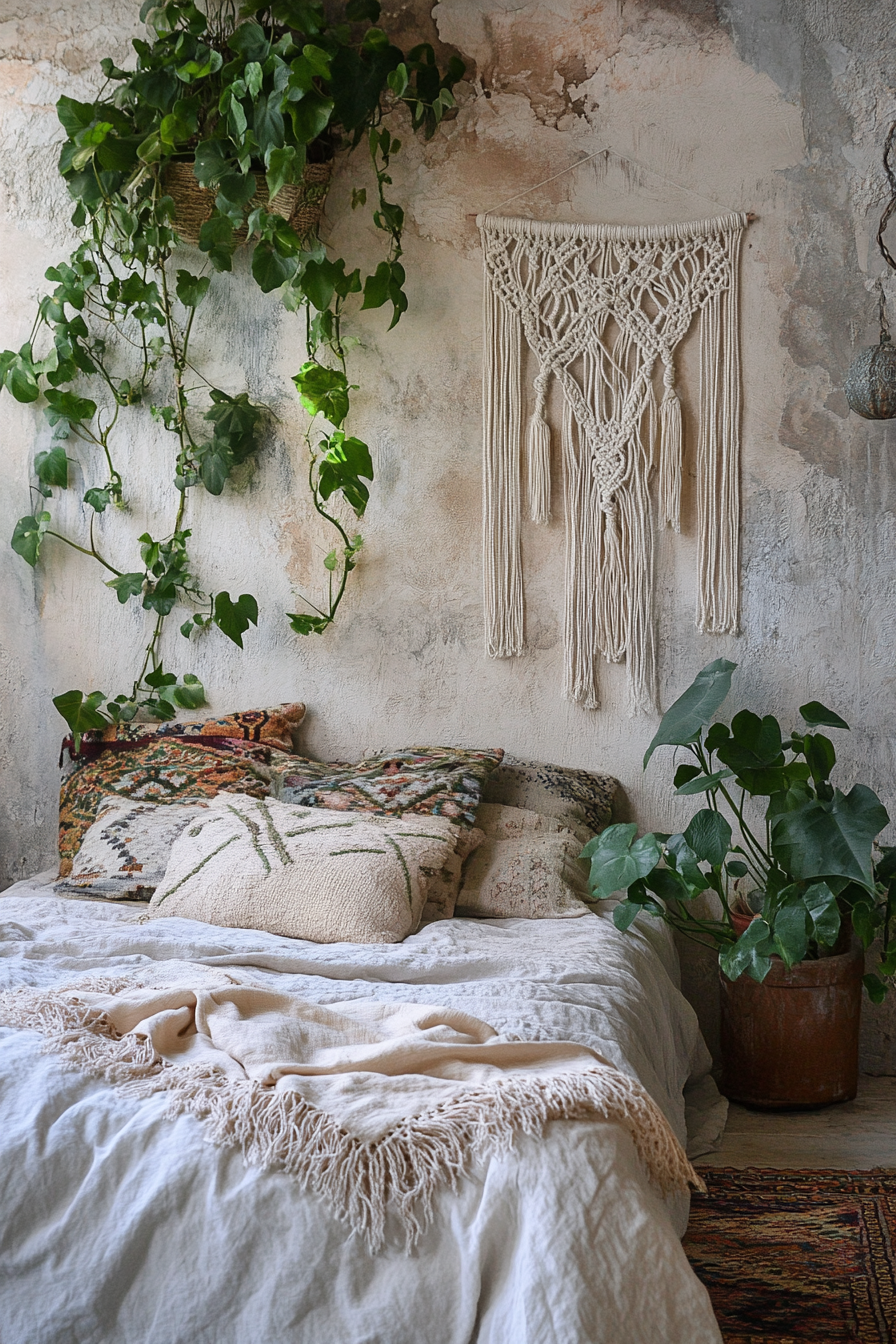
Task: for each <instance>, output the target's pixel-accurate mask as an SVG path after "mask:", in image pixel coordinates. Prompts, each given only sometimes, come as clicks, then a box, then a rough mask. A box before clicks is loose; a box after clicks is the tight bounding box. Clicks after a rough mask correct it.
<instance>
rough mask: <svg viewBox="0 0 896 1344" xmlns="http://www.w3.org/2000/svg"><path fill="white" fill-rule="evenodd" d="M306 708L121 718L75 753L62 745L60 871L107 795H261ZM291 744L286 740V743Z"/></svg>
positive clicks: (164, 799)
mask: <svg viewBox="0 0 896 1344" xmlns="http://www.w3.org/2000/svg"><path fill="white" fill-rule="evenodd" d="M304 713H305V706H304V705H300V704H296V705H283V706H281V707H280V708H279V709H275V710H249V711H245V712H243V713H239V714H231V715H227V716H225V717H223V718H219V719H208V720H205V721H204V722H203V721H199V722H191V723H165V724H145V723H139V724H135V723H129V724H118V725H116V726H114V727H112V728H109V729H106V730H105V731H104V732H102V733H87V734H85V736H84V741H83V742H82V744H81V750H80V752H79V753H78V754H77V755H72V754H71V739H67V740H66V742H65V743H63V756H64V757H65V756H66V754H68V764H67V766H66V768H65V769H64V770H63V775H62V785H61V788H60V794H59V876H60V877H68V876H69V874H70V873H71V871H72V861H73V859H74V857H75V855H76V854H77V852H78V848H79V846H80V844H81V841H82V839H83V837H84V833H85V832H86V831H87V829H88V827H89V826H91V825H92V823H93V822H94V821H95V819H96V814H97V810H98V808H99V805H100V802H101V800H102V799H103V798H105V797H106V796H107V795H109V794H117V795H118V796H119V797H123V798H131V799H135V800H137V801H140V802H151V803H171V802H180V801H181V800H182V799H184V798H187V797H192V798H196V797H200V798H213V797H214V796H215V794H216V793H221V792H222V791H227V792H230V793H248V794H252V795H253V796H254V797H257V798H262V797H265V796H266V795H267V794H270V793H271V791H272V780H273V779H274V777H275V775H277V774H278V773H280V772H282V770H283V769H284V768H285V766H286V763H287V762H288V761H289V760H291V759H292V757H291V755H288V754H287V752H288V751H289V750H290V749H291V747H292V736H291V731H290V730H291V728H293V727H298V725H299V724H300V723H301V721H302V718H303V717H304ZM287 744H288V745H287Z"/></svg>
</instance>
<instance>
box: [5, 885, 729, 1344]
mask: <svg viewBox="0 0 896 1344" xmlns="http://www.w3.org/2000/svg"><path fill="white" fill-rule="evenodd" d="M46 892H47V887H46V886H41V885H39V884H37V885H35V884H29V883H18V884H16V886H15V887H12V888H9V889H8V891H7V892H5V893H3V894H2V897H0V988H4V989H5V988H12V987H14V986H16V985H54V984H60V983H66V982H70V981H72V980H73V979H75V978H77V977H78V976H80V975H90V974H96V973H97V972H104V973H109V972H113V973H114V971H115V970H116V969H125V968H128V969H130V968H139V967H141V966H144V965H147V964H148V963H149V962H160V961H182V960H189V961H199V962H203V963H205V964H207V965H215V966H238V967H240V968H241V969H242V970H243V972H244V973H245V972H248V973H250V974H251V975H252V977H253V978H257V980H258V982H259V983H260V984H264V985H274V984H276V986H277V988H278V989H280V990H283V989H287V990H290V991H294V992H296V993H297V994H302V995H304V996H307V997H308V998H310V999H313V1000H314V1001H316V1002H320V1003H326V1002H334V1001H337V1000H340V999H346V998H350V997H362V996H363V997H366V996H369V997H373V998H377V999H386V1000H389V1001H409V1002H416V1003H433V1004H444V1005H447V1006H449V1007H458V1008H461V1009H463V1010H464V1011H466V1012H469V1013H472V1014H473V1015H474V1016H476V1017H480V1018H482V1019H483V1020H484V1021H486V1022H489V1023H490V1024H491V1025H492V1026H494V1027H495V1029H496V1030H497V1031H499V1032H502V1033H504V1034H506V1036H508V1037H509V1038H511V1039H528V1040H576V1041H581V1042H583V1043H585V1044H587V1045H590V1046H592V1047H593V1048H594V1049H596V1050H598V1051H599V1052H600V1053H601V1054H603V1055H605V1056H606V1057H607V1058H608V1059H610V1060H611V1061H612V1062H613V1063H614V1064H616V1065H617V1066H618V1067H619V1068H621V1069H623V1070H624V1071H625V1072H627V1073H630V1074H632V1075H633V1076H635V1077H637V1078H639V1079H640V1080H641V1082H642V1083H643V1084H644V1085H645V1086H646V1087H647V1089H648V1090H649V1091H650V1093H651V1094H652V1096H653V1097H654V1098H655V1100H656V1101H657V1103H658V1104H659V1105H660V1106H661V1107H662V1109H663V1111H664V1112H665V1114H666V1115H667V1117H668V1119H669V1121H670V1123H671V1124H672V1125H673V1127H674V1129H675V1131H676V1133H677V1134H678V1135H679V1137H680V1138H681V1139H682V1140H683V1141H684V1140H685V1138H686V1132H685V1101H684V1097H683V1091H684V1089H685V1087H686V1086H687V1089H688V1097H689V1098H693V1099H694V1100H695V1102H696V1105H695V1107H694V1114H693V1121H694V1125H693V1126H692V1128H693V1129H694V1130H695V1131H696V1133H697V1134H698V1136H699V1137H698V1142H697V1145H696V1148H697V1150H699V1151H706V1150H707V1148H708V1147H711V1146H712V1145H713V1143H714V1142H716V1141H717V1139H718V1137H719V1136H720V1133H721V1129H722V1127H723V1125H724V1115H725V1103H724V1102H723V1101H722V1100H721V1099H720V1098H719V1097H718V1093H717V1092H716V1091H715V1088H714V1085H713V1084H712V1082H711V1079H709V1077H708V1069H709V1062H710V1061H709V1056H708V1052H707V1051H706V1047H705V1046H704V1044H703V1042H702V1039H701V1038H700V1035H699V1031H698V1028H697V1023H696V1019H695V1016H694V1013H693V1011H692V1010H691V1008H690V1007H689V1006H688V1004H687V1003H686V1002H685V1000H684V999H683V998H682V996H681V994H680V993H679V992H678V990H677V988H676V985H675V983H674V980H675V976H676V969H677V968H676V962H675V956H674V951H673V950H672V948H671V944H670V943H669V941H668V938H667V937H666V935H665V931H664V930H663V929H662V927H661V926H657V925H650V926H648V927H646V928H645V929H643V930H635V931H634V932H632V933H628V934H620V933H619V932H618V931H617V930H616V929H615V928H614V926H613V925H612V923H611V922H610V921H609V920H608V919H604V918H601V917H590V916H589V917H587V918H582V919H577V920H516V919H510V920H490V921H473V920H449V921H444V922H440V923H436V924H432V925H430V926H428V927H427V928H425V929H423V930H421V932H420V933H418V934H416V935H414V936H412V937H411V938H408V939H406V941H405V942H404V943H400V944H396V945H386V946H375V947H371V946H355V945H350V944H335V945H330V946H321V945H317V944H313V943H304V942H299V941H296V940H291V939H286V938H280V937H277V936H275V935H270V934H264V933H258V932H249V931H245V930H239V929H221V928H216V927H213V926H211V925H207V924H201V923H197V922H194V921H191V920H184V919H162V920H157V921H153V923H152V924H149V925H140V924H138V923H137V922H136V921H137V920H138V918H139V915H140V911H139V910H135V909H134V908H133V907H129V908H122V907H120V906H116V905H112V904H107V903H105V902H103V903H99V902H97V903H93V902H84V901H70V900H62V899H58V898H56V897H53V896H51V895H47V894H46ZM41 1044H42V1039H41V1037H40V1036H39V1035H38V1034H37V1033H36V1032H30V1031H20V1030H15V1029H12V1028H7V1027H0V1344H473V1342H474V1341H475V1342H476V1344H719V1341H720V1340H721V1336H720V1334H719V1331H718V1327H717V1325H716V1323H715V1319H714V1316H713V1313H712V1309H711V1307H710V1304H709V1299H708V1297H707V1294H706V1292H705V1290H704V1289H703V1287H702V1285H701V1284H700V1283H699V1281H698V1280H697V1279H696V1277H695V1276H694V1274H693V1273H692V1271H691V1269H690V1267H689V1265H688V1263H687V1259H686V1257H685V1255H684V1252H683V1251H682V1249H681V1245H680V1242H679V1236H680V1234H681V1233H682V1232H683V1230H684V1226H685V1224H686V1220H687V1207H686V1206H687V1201H686V1199H684V1200H683V1199H681V1198H679V1199H678V1200H669V1201H663V1200H662V1199H661V1198H660V1197H659V1196H658V1194H657V1193H656V1192H655V1191H654V1190H653V1189H652V1188H651V1187H650V1186H648V1184H647V1181H646V1179H645V1177H644V1175H643V1172H642V1171H641V1169H640V1166H639V1164H638V1161H637V1158H636V1156H635V1153H634V1149H633V1147H632V1143H631V1140H630V1139H629V1137H628V1136H627V1135H626V1134H625V1133H624V1131H622V1130H621V1129H620V1128H619V1127H618V1126H616V1125H613V1124H610V1123H606V1122H585V1121H576V1122H555V1123H554V1124H552V1125H550V1126H549V1127H548V1130H547V1131H546V1133H545V1136H544V1138H543V1139H542V1140H539V1141H536V1140H533V1139H527V1138H520V1139H518V1140H517V1142H516V1144H515V1147H514V1151H513V1152H512V1153H511V1154H509V1155H506V1156H503V1157H493V1158H491V1159H490V1160H488V1161H487V1162H484V1163H483V1164H482V1165H481V1168H480V1169H479V1170H478V1171H477V1174H476V1176H475V1177H474V1178H471V1179H468V1180H466V1181H464V1182H463V1183H462V1185H461V1188H460V1189H459V1190H458V1191H457V1192H456V1193H452V1192H451V1191H450V1190H446V1191H445V1192H444V1193H443V1194H442V1195H441V1196H440V1197H439V1199H438V1202H437V1209H436V1216H435V1218H434V1221H433V1224H432V1226H431V1227H430V1228H429V1230H428V1231H427V1232H426V1233H425V1234H424V1236H423V1238H422V1239H421V1242H420V1244H419V1246H418V1248H417V1250H416V1251H415V1252H414V1253H413V1254H412V1255H411V1256H410V1257H408V1256H406V1254H405V1252H404V1243H403V1238H402V1236H401V1234H400V1232H399V1231H398V1229H397V1228H396V1229H395V1230H394V1235H393V1236H392V1237H391V1238H390V1243H389V1245H388V1246H387V1248H386V1249H385V1250H384V1251H383V1252H381V1253H380V1254H379V1255H376V1256H370V1255H368V1254H367V1253H366V1251H365V1250H364V1249H363V1246H362V1245H361V1244H360V1243H359V1242H358V1241H357V1239H356V1238H354V1237H353V1236H351V1235H348V1234H347V1233H346V1229H345V1228H344V1226H343V1225H342V1224H341V1223H340V1222H339V1221H338V1220H337V1219H336V1218H335V1217H333V1216H332V1215H331V1214H330V1213H329V1212H328V1210H327V1209H326V1208H325V1207H324V1206H323V1205H322V1204H321V1203H320V1202H319V1201H317V1200H315V1199H314V1198H312V1197H310V1196H307V1195H305V1194H303V1193H302V1191H301V1190H300V1189H298V1188H297V1186H296V1185H295V1183H294V1182H293V1181H292V1180H291V1179H290V1178H289V1177H287V1176H285V1175H283V1174H281V1173H279V1172H267V1171H262V1170H259V1169H257V1168H250V1167H246V1166H244V1164H243V1161H242V1159H241V1157H240V1156H239V1154H238V1153H237V1152H236V1151H234V1150H232V1149H226V1148H216V1147H213V1146H211V1145H210V1144H208V1143H206V1142H205V1141H204V1139H203V1131H202V1127H201V1125H200V1123H199V1122H198V1121H196V1120H195V1119H193V1118H192V1117H189V1116H180V1117H178V1118H177V1119H173V1120H172V1119H168V1118H167V1117H166V1116H165V1107H166V1098H165V1096H164V1094H160V1095H158V1096H156V1097H152V1098H149V1099H147V1100H140V1101H135V1100H131V1099H128V1098H126V1097H123V1096H122V1095H121V1094H120V1093H118V1092H117V1091H116V1090H115V1089H113V1088H110V1087H108V1086H107V1085H105V1084H101V1083H97V1082H94V1081H92V1080H90V1079H88V1078H85V1077H84V1076H83V1075H81V1074H78V1073H68V1072H65V1071H63V1069H62V1068H61V1067H60V1065H59V1062H58V1061H57V1060H56V1059H54V1057H53V1056H52V1055H43V1054H41V1053H40V1047H41ZM690 1151H691V1154H692V1155H697V1152H696V1151H695V1147H694V1145H693V1144H692V1145H691V1148H690ZM695 1198H700V1196H695Z"/></svg>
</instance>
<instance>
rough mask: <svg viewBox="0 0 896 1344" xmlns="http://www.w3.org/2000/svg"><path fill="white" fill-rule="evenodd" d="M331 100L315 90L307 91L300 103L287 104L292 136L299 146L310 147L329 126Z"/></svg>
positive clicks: (331, 108)
mask: <svg viewBox="0 0 896 1344" xmlns="http://www.w3.org/2000/svg"><path fill="white" fill-rule="evenodd" d="M332 113H333V100H332V98H327V97H325V96H324V94H322V93H320V92H319V91H318V90H317V89H314V88H312V89H309V91H308V92H307V93H306V94H305V96H304V97H303V98H302V101H301V102H300V103H290V104H289V115H290V119H291V120H292V129H293V135H294V136H295V138H296V142H297V144H299V145H310V144H311V142H312V140H316V139H317V137H318V136H319V135H321V134H322V133H323V132H324V131H325V130H326V129H327V127H328V126H329V124H330V117H331V116H332Z"/></svg>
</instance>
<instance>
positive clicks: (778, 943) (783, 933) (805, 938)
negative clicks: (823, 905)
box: [774, 899, 809, 969]
mask: <svg viewBox="0 0 896 1344" xmlns="http://www.w3.org/2000/svg"><path fill="white" fill-rule="evenodd" d="M774 942H775V951H776V952H777V953H778V955H779V957H781V959H782V960H783V961H784V963H785V965H786V966H787V967H788V969H789V968H790V967H791V966H793V965H794V964H795V963H796V962H798V961H802V959H803V957H804V956H805V955H806V953H807V952H808V950H809V913H808V911H807V910H806V907H805V905H804V904H803V902H802V901H801V900H799V899H797V900H795V901H793V902H791V903H790V904H789V905H785V906H782V907H781V909H780V910H778V912H777V914H776V915H775V922H774Z"/></svg>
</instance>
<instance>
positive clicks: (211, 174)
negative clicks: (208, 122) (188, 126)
mask: <svg viewBox="0 0 896 1344" xmlns="http://www.w3.org/2000/svg"><path fill="white" fill-rule="evenodd" d="M230 170H231V161H230V157H229V155H228V152H227V146H226V144H225V143H224V141H223V140H202V141H200V143H199V144H198V145H197V146H196V155H195V162H194V164H193V173H194V175H195V177H196V181H197V182H198V183H199V185H200V186H201V187H213V186H215V184H216V183H217V182H218V180H219V179H220V178H222V177H223V176H224V174H225V173H227V172H230Z"/></svg>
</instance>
